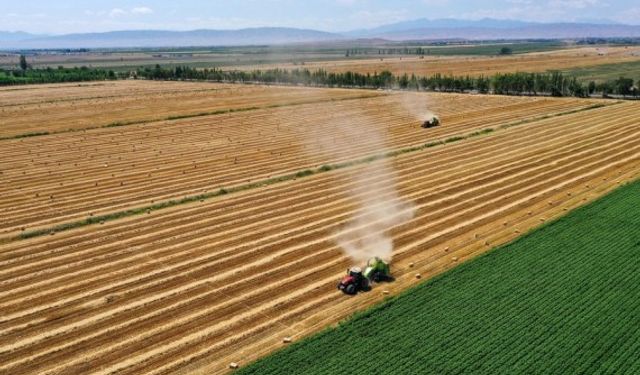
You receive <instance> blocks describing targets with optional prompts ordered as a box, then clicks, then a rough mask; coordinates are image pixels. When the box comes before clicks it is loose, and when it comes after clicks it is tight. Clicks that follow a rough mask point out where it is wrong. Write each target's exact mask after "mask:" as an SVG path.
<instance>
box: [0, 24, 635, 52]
mask: <svg viewBox="0 0 640 375" xmlns="http://www.w3.org/2000/svg"><path fill="white" fill-rule="evenodd" d="M586 37H592V38H613V37H640V26H631V25H622V24H616V23H613V22H608V21H606V20H593V21H590V22H588V23H534V22H524V21H515V20H496V19H490V18H486V19H481V20H458V19H438V20H428V19H418V20H412V21H404V22H399V23H394V24H390V25H385V26H380V27H376V28H373V29H362V30H354V31H350V32H345V33H329V32H323V31H317V30H307V29H295V28H284V27H262V28H249V29H239V30H193V31H163V30H135V31H112V32H106V33H89V34H68V35H55V36H46V35H33V34H28V33H24V32H13V33H11V32H0V49H44V48H129V47H198V46H242V45H276V44H292V43H311V42H329V41H343V42H344V41H348V40H352V39H378V40H389V41H403V40H446V39H448V40H452V39H466V40H492V39H569V38H574V39H575V38H586Z"/></svg>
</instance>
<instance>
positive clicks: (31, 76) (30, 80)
mask: <svg viewBox="0 0 640 375" xmlns="http://www.w3.org/2000/svg"><path fill="white" fill-rule="evenodd" d="M21 65H22V63H21ZM24 65H25V66H24V68H21V69H20V70H0V86H11V85H26V84H36V83H61V82H84V81H105V80H115V79H118V78H123V75H118V74H116V73H115V72H114V71H113V70H104V69H96V68H87V67H80V68H63V67H59V68H57V69H54V68H44V69H27V67H26V63H24ZM127 76H128V74H127Z"/></svg>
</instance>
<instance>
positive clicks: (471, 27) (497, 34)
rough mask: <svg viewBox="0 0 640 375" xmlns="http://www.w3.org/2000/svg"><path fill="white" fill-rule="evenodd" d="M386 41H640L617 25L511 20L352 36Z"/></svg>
mask: <svg viewBox="0 0 640 375" xmlns="http://www.w3.org/2000/svg"><path fill="white" fill-rule="evenodd" d="M350 35H359V36H360V37H363V36H373V37H377V38H383V39H387V40H396V41H398V40H442V39H467V40H491V39H565V38H567V39H569V38H573V39H575V38H587V37H590V38H615V37H640V26H632V25H622V24H617V23H603V21H596V22H594V23H534V22H523V21H511V20H495V19H489V18H487V19H482V20H477V21H466V20H455V19H441V20H426V19H422V20H415V21H408V22H400V23H396V24H392V25H387V26H382V27H378V28H375V29H371V30H365V31H360V32H356V34H350Z"/></svg>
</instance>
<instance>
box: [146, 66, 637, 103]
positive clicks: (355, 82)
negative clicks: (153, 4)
mask: <svg viewBox="0 0 640 375" xmlns="http://www.w3.org/2000/svg"><path fill="white" fill-rule="evenodd" d="M135 76H136V77H140V78H145V79H155V80H158V79H159V80H204V81H215V82H247V83H267V84H288V85H305V86H323V87H344V88H364V89H402V90H416V91H441V92H459V93H464V92H477V93H481V94H489V93H494V94H499V95H530V96H538V95H545V96H557V97H560V96H573V97H589V96H594V95H602V96H604V97H606V96H609V95H620V96H626V97H629V96H631V97H638V96H640V92H639V91H638V89H637V87H635V82H634V80H633V79H631V78H624V77H621V78H619V79H616V80H613V81H607V82H602V83H596V82H589V83H583V82H581V81H579V80H578V79H577V78H575V77H569V76H566V75H564V74H562V73H560V72H553V73H501V74H496V75H494V76H491V77H487V76H479V77H471V76H451V75H442V74H439V73H436V74H433V75H431V76H416V75H415V74H411V75H409V74H402V75H394V74H393V73H391V72H389V71H383V72H381V73H374V74H370V73H356V72H344V73H332V72H328V71H326V70H323V69H319V70H315V71H311V70H309V69H293V70H284V69H268V70H253V71H225V70H221V69H216V68H212V69H194V68H190V67H186V66H185V67H181V66H178V67H175V68H163V67H161V66H159V65H157V66H156V67H155V68H143V69H138V70H137V71H136V72H135ZM638 83H640V81H639V82H638Z"/></svg>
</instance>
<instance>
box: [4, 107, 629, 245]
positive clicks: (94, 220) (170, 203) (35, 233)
mask: <svg viewBox="0 0 640 375" xmlns="http://www.w3.org/2000/svg"><path fill="white" fill-rule="evenodd" d="M618 103H619V102H616V103H614V104H618ZM614 104H608V105H607V104H603V103H597V104H593V105H591V106H588V107H584V108H580V109H575V110H571V111H567V112H561V113H556V114H554V115H545V116H541V117H535V118H531V119H526V120H521V121H517V122H513V123H510V124H504V125H502V126H500V127H499V128H498V129H508V128H511V127H514V126H520V125H525V124H529V123H532V122H536V121H541V120H544V119H548V118H551V117H560V116H566V115H570V114H575V113H579V112H585V111H589V110H593V109H597V108H602V107H604V106H610V105H614ZM495 131H496V129H494V128H485V129H482V130H477V131H474V132H472V133H467V134H462V135H454V136H450V137H448V138H445V139H441V140H436V141H431V142H428V143H425V144H422V145H418V146H411V147H406V148H401V149H398V150H393V151H389V152H385V153H381V154H374V155H371V156H367V157H364V158H360V159H354V160H350V161H346V162H342V163H336V164H325V165H322V166H320V167H317V168H310V169H305V170H301V171H298V172H295V173H289V174H285V175H281V176H276V177H272V178H267V179H264V180H260V181H256V182H252V183H248V184H242V185H237V186H233V187H228V188H225V187H221V188H220V189H219V190H217V191H214V192H209V193H203V194H198V195H192V196H187V197H184V198H182V199H177V200H176V199H171V200H167V201H164V202H160V203H155V204H152V205H149V206H144V207H139V208H135V209H129V210H123V211H118V212H114V213H110V214H106V215H100V216H92V217H88V218H86V219H84V220H78V221H74V222H69V223H64V224H59V225H55V226H52V227H49V228H43V229H36V230H32V231H26V232H23V233H21V234H20V235H18V236H16V237H13V238H12V239H11V240H23V239H29V238H34V237H39V236H44V235H50V234H54V233H57V232H63V231H67V230H71V229H76V228H80V227H84V226H88V225H93V224H103V223H105V222H106V221H113V220H118V219H122V218H125V217H130V216H135V215H141V214H144V213H149V212H151V211H157V210H162V209H165V208H169V207H174V206H177V205H183V204H188V203H194V202H197V201H204V200H207V199H212V198H217V197H220V196H223V195H227V194H231V193H239V192H242V191H246V190H251V189H255V188H260V187H264V186H269V185H273V184H277V183H282V182H286V181H292V180H295V179H298V178H304V177H309V176H312V175H315V174H318V173H324V172H329V171H332V170H338V169H344V168H349V167H353V166H356V165H362V164H367V163H371V162H374V161H377V160H382V159H388V158H393V157H396V156H399V155H402V154H406V153H411V152H418V151H423V150H425V149H428V148H432V147H436V146H442V145H446V144H449V143H455V142H460V141H463V140H466V139H470V138H475V137H479V136H484V135H487V134H490V133H493V132H495Z"/></svg>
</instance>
